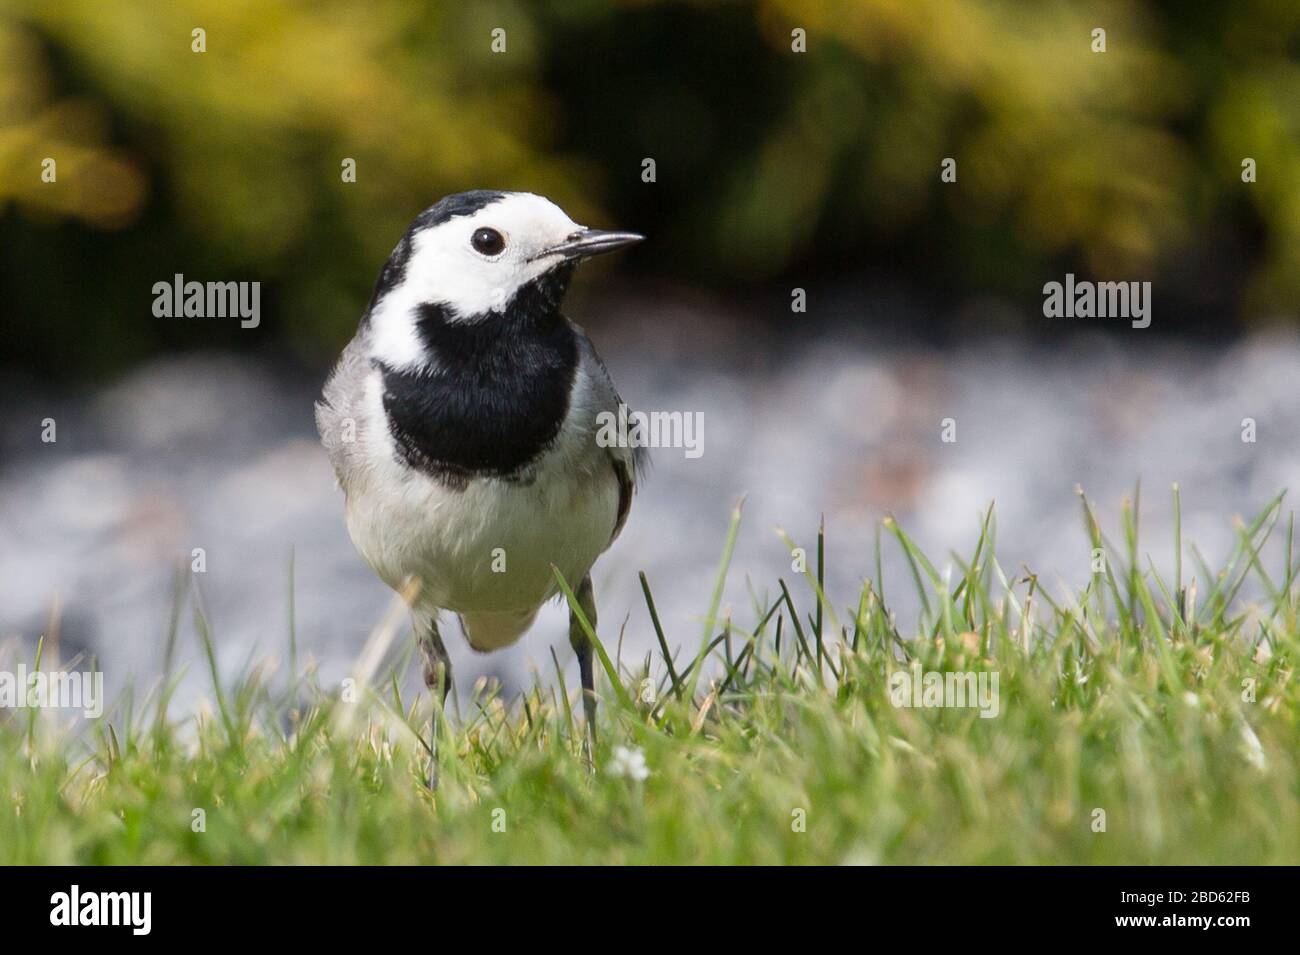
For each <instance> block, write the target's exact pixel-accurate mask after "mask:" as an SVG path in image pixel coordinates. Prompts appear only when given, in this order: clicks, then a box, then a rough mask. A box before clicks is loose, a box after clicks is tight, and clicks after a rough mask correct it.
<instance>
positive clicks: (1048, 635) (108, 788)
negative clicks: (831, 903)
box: [0, 491, 1300, 864]
mask: <svg viewBox="0 0 1300 955" xmlns="http://www.w3.org/2000/svg"><path fill="white" fill-rule="evenodd" d="M1176 493H1177V492H1176V491H1175V501H1174V506H1175V508H1177V506H1178V501H1177V497H1176ZM1084 518H1085V521H1086V526H1087V528H1088V530H1089V534H1090V536H1091V537H1092V538H1093V541H1094V543H1095V544H1096V546H1098V547H1102V548H1104V550H1105V553H1106V560H1105V562H1104V567H1102V566H1099V567H1098V569H1097V571H1096V572H1095V573H1094V574H1093V576H1092V578H1091V579H1090V580H1089V581H1088V583H1087V586H1086V588H1085V589H1084V590H1083V591H1082V592H1080V593H1077V594H1075V595H1073V597H1072V598H1071V599H1061V597H1060V595H1058V596H1057V597H1056V599H1054V598H1053V596H1052V594H1051V591H1052V590H1053V589H1054V588H1051V587H1048V586H1045V585H1044V584H1043V583H1041V582H1039V581H1038V580H1037V579H1036V578H1035V577H1034V576H1033V575H1032V574H1029V573H1026V572H1021V573H1018V574H1011V573H1008V572H1007V569H1006V568H1003V567H1000V566H999V564H998V563H997V561H996V559H995V556H994V553H995V551H994V536H995V535H994V521H993V515H992V512H991V511H990V513H989V515H988V516H987V517H986V519H985V520H984V521H983V524H982V526H981V527H980V528H979V533H978V538H977V540H976V543H975V546H974V548H973V549H972V550H971V551H970V553H969V556H968V557H966V558H965V559H963V558H960V557H958V556H956V555H953V556H952V557H951V558H949V560H947V561H944V563H949V564H950V565H951V567H953V568H954V569H953V572H952V575H951V579H950V580H949V579H945V577H944V576H943V575H941V574H940V573H939V572H938V571H936V570H935V566H934V564H933V563H932V562H931V561H929V560H927V558H926V557H925V556H924V555H922V554H921V553H920V552H919V550H918V549H917V548H916V547H915V546H914V545H913V543H912V542H911V540H910V539H909V538H908V537H907V536H906V534H905V533H904V532H903V531H902V530H901V529H900V528H899V527H898V526H896V525H895V524H893V523H892V522H889V521H886V522H885V523H884V524H883V525H882V528H881V532H880V534H879V535H878V537H877V540H876V541H875V542H874V552H875V555H874V559H873V557H872V552H873V543H872V542H870V541H868V542H864V544H863V545H862V546H861V547H860V548H858V550H859V552H860V553H862V554H863V555H864V565H874V567H873V569H872V574H873V577H872V579H871V580H869V581H866V582H864V584H863V588H862V591H861V594H860V595H859V596H858V598H857V599H856V601H855V602H854V603H853V604H852V606H837V605H834V604H833V603H830V602H827V601H826V600H824V599H823V598H821V597H820V596H819V595H820V594H821V593H822V590H821V583H820V581H821V580H822V579H823V570H824V568H823V567H822V564H821V558H820V555H821V553H822V547H821V541H820V540H818V541H817V542H816V543H815V544H814V545H813V546H810V547H809V551H808V552H809V554H810V557H809V560H808V568H807V572H806V574H804V575H800V574H797V573H796V574H792V575H791V577H790V579H788V580H783V581H779V582H777V583H776V584H775V585H774V586H773V587H772V588H771V592H770V593H768V594H767V595H765V596H761V597H760V596H754V597H753V606H752V609H748V610H736V611H734V612H733V611H731V610H727V609H725V608H723V605H722V602H721V596H722V583H723V580H724V578H725V575H726V573H727V564H728V563H729V555H730V552H731V547H732V544H733V543H734V540H735V536H736V530H737V527H738V524H739V519H740V515H739V508H738V509H737V512H736V515H735V518H734V520H733V524H732V527H731V530H730V533H729V534H728V536H727V543H726V547H725V555H724V558H723V560H722V566H721V567H720V570H719V575H718V588H717V590H716V592H715V593H714V597H713V600H712V606H711V607H710V609H709V611H708V614H707V617H706V621H707V622H706V623H705V624H704V629H703V637H704V639H703V640H702V641H701V640H700V638H699V636H698V635H695V634H692V635H688V634H682V633H668V634H664V633H663V632H662V629H661V628H660V626H659V624H658V616H657V614H656V612H655V610H654V606H653V596H652V593H653V592H652V589H651V587H650V585H649V583H648V582H646V581H645V580H644V577H643V578H642V583H643V585H644V586H645V597H646V603H647V607H646V614H647V618H646V619H647V620H648V621H650V620H652V621H653V626H654V627H655V630H656V631H657V632H658V634H659V640H660V645H661V647H662V648H663V649H664V651H665V652H666V650H667V648H669V647H672V648H674V650H675V651H676V652H675V655H674V656H673V659H672V660H671V665H669V661H668V660H666V659H664V656H663V655H662V654H661V655H660V656H658V657H656V658H655V659H645V660H637V661H633V662H628V661H626V660H620V659H619V657H620V654H619V652H618V649H617V646H616V643H615V641H616V639H617V637H616V633H611V632H610V628H609V627H608V626H604V627H602V632H601V635H602V637H603V638H604V643H603V645H602V647H601V651H600V654H599V663H600V666H599V667H598V671H603V681H602V682H601V683H600V686H599V692H600V695H601V710H600V726H599V731H600V732H599V742H598V745H597V748H596V750H595V754H594V763H595V766H596V770H595V771H594V772H593V771H591V770H590V769H589V768H588V765H587V764H586V762H585V761H584V759H583V755H582V737H583V727H582V722H581V711H582V707H581V705H580V701H579V700H578V696H577V694H576V692H575V689H574V687H573V686H572V685H568V686H567V687H566V686H565V685H564V683H563V679H562V676H561V674H559V673H558V672H556V673H550V674H548V678H547V679H543V680H541V681H539V685H538V686H537V687H535V688H534V689H532V690H531V691H530V692H528V693H527V694H525V695H524V696H523V697H522V698H517V699H515V700H511V701H503V700H501V699H499V698H496V697H495V696H494V695H493V694H492V693H491V692H488V691H485V690H484V689H483V687H478V688H475V690H474V691H473V692H472V693H466V697H472V698H467V699H465V700H463V701H462V706H461V713H462V718H461V719H460V720H459V721H458V722H456V723H455V724H454V725H453V726H452V728H451V729H450V730H448V734H449V735H448V737H447V741H446V742H445V743H444V745H443V746H442V757H443V758H442V785H441V788H440V790H439V791H438V792H437V793H436V794H431V793H429V792H428V791H426V790H425V788H424V787H423V786H422V784H421V780H422V778H423V774H424V758H425V757H424V749H423V744H422V743H421V740H420V738H419V733H420V731H422V730H423V728H424V726H425V725H426V724H425V721H426V719H427V715H428V709H427V708H428V705H429V704H428V701H427V696H426V694H423V693H421V694H418V696H417V698H414V699H412V698H409V697H407V698H403V696H402V695H401V694H400V693H399V691H398V689H397V688H398V686H399V685H400V683H401V680H400V679H398V676H399V675H400V674H404V673H405V667H406V666H407V664H408V662H409V653H406V654H397V653H396V650H397V649H400V648H401V647H402V646H404V645H405V644H407V643H409V639H407V638H406V637H405V636H404V635H403V636H402V637H401V638H400V639H398V640H396V641H394V642H393V650H391V651H390V652H389V654H388V656H393V655H398V656H401V657H402V658H401V659H399V660H394V661H391V662H390V663H389V664H388V665H387V666H380V667H376V666H374V665H373V660H375V659H383V658H384V657H383V655H382V654H381V651H382V650H383V648H384V645H385V641H386V640H387V639H388V638H389V637H390V636H391V635H392V634H393V633H394V632H395V628H394V627H392V626H381V627H379V628H377V630H376V635H375V637H374V639H373V641H372V643H371V646H370V649H371V651H372V654H371V657H370V660H371V661H372V662H370V663H365V664H362V665H361V670H366V671H371V672H374V673H376V674H378V676H377V677H376V678H375V679H374V680H373V681H367V682H364V683H363V684H362V685H361V689H360V690H359V691H358V692H359V698H358V700H357V701H356V702H352V703H348V702H343V701H342V700H341V699H340V698H339V691H338V689H337V688H333V687H331V688H322V687H321V686H319V685H317V683H316V681H315V679H314V677H313V676H311V674H310V673H308V674H298V675H296V676H294V677H293V678H292V679H290V680H283V679H281V680H276V679H273V678H272V677H271V676H270V675H269V671H268V670H266V669H263V668H259V667H254V668H252V669H250V670H249V671H247V672H246V673H245V674H244V675H243V676H242V677H241V678H240V679H239V680H238V681H237V682H235V683H233V684H231V685H229V686H221V685H220V683H215V685H214V693H213V695H212V696H213V698H212V702H211V705H210V707H208V708H207V709H206V711H205V710H204V709H203V708H200V713H199V715H191V714H187V715H185V716H184V717H183V718H182V716H181V715H179V714H176V715H173V716H168V715H167V710H168V707H167V698H168V696H169V695H170V694H169V689H168V688H170V687H172V686H173V685H174V682H175V679H174V677H170V678H169V679H168V680H167V681H166V682H165V683H164V684H163V685H162V686H161V687H160V688H159V689H157V690H155V691H154V692H153V693H151V694H149V696H148V697H147V698H145V699H143V700H142V701H141V702H139V703H138V704H137V703H136V702H135V700H134V699H133V697H132V696H131V695H130V694H128V695H127V696H126V697H124V698H123V699H122V700H119V701H118V702H117V705H116V706H115V708H114V709H113V710H112V711H111V712H110V713H108V714H106V716H105V717H104V718H103V719H102V720H100V721H98V722H97V723H93V724H90V725H91V729H90V730H89V731H87V730H86V725H87V724H85V723H84V722H80V723H76V724H69V722H68V721H67V720H66V718H60V717H58V716H57V715H56V714H54V713H51V712H48V711H43V712H41V713H39V714H38V715H36V717H35V719H32V720H30V721H29V719H28V717H29V716H30V715H32V713H33V711H26V712H22V711H16V712H11V713H9V714H7V715H4V714H0V802H2V806H0V810H2V811H0V862H3V863H6V864H9V863H227V862H233V863H255V864H256V863H354V862H365V863H409V864H429V863H662V862H677V863H860V862H866V863H876V862H879V863H1211V862H1213V863H1297V862H1300V722H1298V719H1297V718H1298V715H1300V711H1298V708H1297V693H1296V688H1295V682H1294V681H1293V680H1292V679H1291V672H1292V668H1293V666H1294V661H1295V659H1296V655H1297V649H1298V646H1297V600H1298V596H1300V595H1298V591H1300V588H1298V587H1297V583H1296V576H1297V570H1298V569H1300V568H1298V565H1297V562H1296V557H1295V555H1294V554H1293V548H1292V540H1293V521H1292V519H1291V518H1290V517H1289V516H1286V515H1284V512H1283V509H1282V504H1281V499H1280V498H1279V499H1277V500H1275V501H1273V502H1272V503H1271V504H1269V505H1268V507H1267V508H1266V509H1265V510H1264V512H1263V513H1262V514H1261V515H1260V516H1259V518H1257V519H1256V520H1254V521H1253V522H1251V523H1250V524H1242V525H1241V526H1240V535H1239V540H1240V543H1239V546H1238V548H1237V552H1236V554H1235V555H1234V556H1233V557H1232V558H1231V559H1230V560H1229V562H1228V563H1227V564H1226V565H1225V566H1224V567H1222V568H1221V569H1216V570H1211V569H1210V568H1208V567H1207V566H1205V564H1204V562H1203V561H1202V560H1201V558H1200V556H1199V554H1198V553H1197V552H1196V550H1195V548H1194V547H1192V546H1190V545H1185V544H1184V542H1183V541H1182V540H1181V531H1178V532H1177V533H1176V535H1175V536H1176V539H1175V540H1171V541H1164V542H1160V543H1161V545H1162V546H1163V553H1164V554H1168V553H1169V552H1170V550H1171V549H1172V550H1174V551H1176V553H1177V554H1178V558H1177V563H1176V568H1175V574H1174V578H1173V579H1171V580H1163V579H1161V578H1160V577H1158V576H1157V574H1156V572H1155V571H1154V569H1153V566H1152V564H1151V562H1150V561H1149V560H1148V559H1147V557H1146V552H1145V551H1144V550H1142V549H1141V548H1140V546H1139V542H1138V532H1137V526H1138V520H1137V515H1136V508H1135V507H1130V506H1128V505H1126V506H1125V508H1124V510H1123V514H1122V520H1121V529H1122V531H1121V534H1122V537H1121V539H1120V542H1119V543H1118V545H1115V546H1112V544H1111V543H1110V542H1109V541H1107V540H1106V539H1105V538H1103V536H1102V534H1101V531H1100V526H1099V524H1098V521H1097V520H1096V518H1095V517H1094V515H1093V513H1092V510H1091V508H1090V507H1089V505H1088V504H1087V502H1086V501H1085V502H1084ZM882 537H883V541H882V539H881V538H882ZM785 540H786V542H787V546H792V545H793V542H790V541H789V540H788V538H785ZM809 543H810V544H811V543H812V542H809ZM1144 543H1147V542H1144ZM1266 543H1268V544H1269V550H1268V552H1269V553H1273V552H1277V553H1276V557H1275V560H1274V563H1275V565H1276V566H1273V567H1269V566H1268V565H1267V562H1266V561H1265V559H1264V557H1263V556H1262V555H1263V554H1264V553H1265V544H1266ZM774 546H776V544H775V542H774ZM883 546H891V547H893V546H897V547H900V548H901V549H902V552H903V553H904V554H905V555H906V558H907V564H908V565H909V566H910V568H911V577H912V579H910V580H907V581H905V582H904V581H900V580H897V579H895V580H890V581H888V582H887V583H888V584H889V586H890V587H900V586H901V585H902V584H903V583H906V586H907V587H908V588H914V589H915V590H917V592H918V593H919V596H920V602H921V603H922V604H923V605H924V609H923V611H922V613H921V616H920V619H919V621H914V622H913V623H912V624H911V625H909V626H903V625H902V624H901V623H899V624H896V623H895V620H894V616H893V614H891V612H890V610H889V601H890V598H889V593H888V592H885V593H884V594H882V586H881V581H880V578H879V571H878V569H875V568H878V566H879V562H880V557H879V555H880V552H881V549H882V547H883ZM1157 552H1159V549H1158V550H1157ZM1184 555H1186V556H1187V557H1188V562H1187V566H1184V562H1183V557H1184ZM1244 594H1254V595H1255V596H1254V597H1253V598H1252V601H1251V602H1250V603H1247V602H1246V601H1245V600H1244V598H1243V595H1244ZM914 597H915V595H914ZM196 606H197V604H196ZM197 615H198V618H199V621H200V626H199V629H200V632H201V633H202V634H204V640H205V644H206V647H207V659H208V660H209V665H210V666H211V660H212V653H211V649H212V648H211V638H210V637H208V636H207V630H206V625H205V624H204V623H203V621H202V615H201V612H199V613H198V614H197ZM741 618H743V620H742V619H741ZM607 623H608V622H607ZM746 627H748V628H749V629H746ZM174 630H175V628H174V627H173V632H174ZM173 642H174V641H169V644H168V647H167V649H166V659H167V660H170V659H171V658H172V651H173V649H174V646H173ZM292 652H293V653H294V654H296V650H294V651H292ZM160 655H161V654H160ZM562 661H563V658H561V659H560V660H558V661H557V662H556V668H557V671H558V669H559V663H560V662H562ZM912 661H917V662H919V663H920V664H921V665H922V667H923V668H925V669H926V670H939V671H954V670H955V671H966V670H987V671H996V672H997V673H998V675H999V689H1000V712H999V715H998V716H997V717H996V718H992V719H981V718H980V717H979V715H978V712H977V711H976V710H973V709H956V708H931V709H924V708H896V707H895V706H893V705H892V703H891V700H890V694H889V691H888V683H887V681H888V677H889V674H890V673H891V672H893V671H896V670H899V669H905V668H907V667H908V666H909V665H910V663H911V662H912ZM169 665H170V664H169ZM390 671H391V672H390ZM361 675H362V676H364V673H362V674H361ZM647 676H648V678H649V679H650V680H651V681H652V684H651V686H652V687H653V693H651V692H649V691H648V690H647V687H646V685H645V684H644V682H643V681H644V680H645V679H646V678H647ZM1243 681H1253V686H1254V694H1253V698H1254V702H1251V701H1249V699H1248V697H1249V696H1250V694H1249V693H1248V692H1247V687H1248V686H1249V685H1250V684H1247V683H1244V682H1243ZM617 746H622V747H628V748H631V749H634V750H640V751H641V752H642V753H643V754H644V758H645V762H646V765H647V766H648V768H649V770H650V774H649V776H648V778H646V779H645V780H644V781H643V782H642V781H636V780H634V779H629V778H627V777H625V776H619V775H616V774H615V773H614V772H612V771H611V767H613V766H614V765H615V764H616V763H617V760H616V759H615V757H614V755H613V752H614V748H615V747H617ZM196 809H202V810H203V811H204V814H205V824H206V825H205V831H201V832H196V831H193V830H194V826H193V825H192V822H193V820H194V818H195V816H194V810H196ZM1098 809H1100V810H1104V812H1105V823H1106V825H1105V831H1104V832H1096V831H1094V820H1095V818H1096V816H1095V810H1098ZM501 811H503V812H501ZM801 821H802V825H801V824H800V823H801ZM502 828H504V831H498V830H500V829H502Z"/></svg>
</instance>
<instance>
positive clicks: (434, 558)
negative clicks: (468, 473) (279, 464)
mask: <svg viewBox="0 0 1300 955" xmlns="http://www.w3.org/2000/svg"><path fill="white" fill-rule="evenodd" d="M589 391H590V389H589V388H588V387H587V385H586V383H585V381H584V380H583V379H581V378H580V379H579V382H578V385H577V387H576V388H575V393H574V395H573V399H572V402H571V407H570V409H569V414H568V416H567V418H566V419H565V422H564V425H563V426H562V428H561V430H560V435H559V437H558V438H557V440H556V442H555V444H554V446H553V447H552V448H551V449H550V450H548V451H547V452H545V453H544V454H543V455H542V456H541V458H539V460H538V461H537V462H536V463H535V464H534V465H533V466H532V467H531V469H530V471H529V473H528V475H527V476H526V477H525V479H524V480H520V481H509V480H504V479H499V478H477V479H474V480H471V481H470V482H469V484H468V486H467V487H465V488H464V490H456V489H453V488H450V487H448V486H447V485H445V484H443V483H441V482H439V481H437V480H434V479H432V478H430V477H428V476H427V475H424V474H422V473H420V472H417V471H414V470H412V469H410V468H408V467H406V466H405V465H403V464H401V463H399V462H398V461H397V459H396V458H395V456H394V454H393V448H392V438H391V435H390V434H389V432H388V429H387V427H386V426H383V425H382V424H381V422H382V421H383V404H382V401H383V399H382V382H381V379H380V377H379V375H378V374H377V373H375V374H373V375H371V376H369V377H368V380H367V382H366V393H365V399H364V406H365V416H366V418H368V419H369V420H370V421H371V422H374V425H373V426H371V427H366V428H364V429H362V430H361V434H360V436H359V440H361V441H365V442H367V445H366V446H365V447H363V448H361V449H359V450H360V451H361V454H359V455H358V457H359V458H361V459H362V460H364V461H365V462H366V466H365V467H364V468H360V469H358V470H357V472H355V473H354V474H353V475H352V476H351V479H350V480H349V481H348V483H347V486H346V490H347V498H348V500H347V526H348V532H349V533H350V534H351V536H352V540H353V542H354V543H355V544H356V547H357V550H358V551H360V552H361V554H362V556H363V557H364V558H365V559H366V561H367V562H368V563H369V564H370V565H371V567H373V568H374V570H375V572H376V573H377V574H378V575H379V576H380V578H381V579H383V580H384V581H385V582H386V583H387V584H388V585H389V586H390V587H393V588H395V589H398V588H401V587H402V586H403V584H404V582H405V581H406V580H408V579H409V578H415V579H416V580H417V581H418V582H419V585H420V595H419V600H418V604H419V606H420V607H421V609H423V610H429V611H431V610H433V609H435V608H442V609H447V610H452V611H455V612H457V613H504V612H524V611H531V610H533V609H535V608H536V607H537V606H539V605H540V604H541V603H543V602H544V601H545V600H546V599H547V598H548V597H550V596H552V595H553V594H554V593H555V592H556V589H557V588H556V586H555V583H554V576H553V573H552V570H551V565H552V564H554V565H555V566H556V567H558V568H559V570H560V571H561V573H563V574H564V577H565V579H566V580H567V581H568V582H569V583H570V584H571V585H572V586H574V587H576V586H577V585H578V582H579V581H580V580H581V579H582V578H583V576H584V575H585V574H586V573H587V571H588V570H590V569H591V565H592V564H593V563H594V562H595V560H596V558H597V557H598V556H599V555H600V553H601V552H602V551H603V550H604V549H605V548H606V547H608V546H609V543H610V537H611V535H612V533H613V530H614V524H615V520H616V518H617V513H618V497H619V491H618V481H617V478H616V477H615V474H614V470H613V468H612V466H611V464H610V461H609V457H608V454H607V452H606V451H605V449H603V448H600V447H598V446H597V445H596V443H595V438H594V433H595V425H594V419H595V409H594V408H592V407H591V402H592V396H591V395H590V394H589Z"/></svg>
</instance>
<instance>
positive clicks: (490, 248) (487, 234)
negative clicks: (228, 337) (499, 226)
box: [469, 229, 506, 255]
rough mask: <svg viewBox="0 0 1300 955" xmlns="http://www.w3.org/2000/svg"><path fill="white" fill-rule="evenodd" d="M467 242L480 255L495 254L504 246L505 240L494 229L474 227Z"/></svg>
mask: <svg viewBox="0 0 1300 955" xmlns="http://www.w3.org/2000/svg"><path fill="white" fill-rule="evenodd" d="M469 244H470V245H472V246H474V251H475V252H478V253H479V254H481V255H496V254H498V253H499V252H500V251H501V250H502V249H504V248H505V247H506V240H505V237H504V236H502V235H501V233H500V232H498V231H497V230H496V229H476V230H475V232H474V235H473V237H472V238H471V239H470V240H469Z"/></svg>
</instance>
